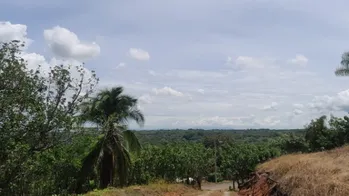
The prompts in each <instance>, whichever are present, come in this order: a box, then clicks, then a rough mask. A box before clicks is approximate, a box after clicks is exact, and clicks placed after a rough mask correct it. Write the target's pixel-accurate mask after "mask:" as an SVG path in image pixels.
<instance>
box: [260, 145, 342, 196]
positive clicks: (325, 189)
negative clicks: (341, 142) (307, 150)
mask: <svg viewBox="0 0 349 196" xmlns="http://www.w3.org/2000/svg"><path fill="white" fill-rule="evenodd" d="M257 170H258V171H259V172H270V173H271V176H270V177H271V178H272V179H273V180H276V181H277V182H278V184H279V185H280V189H281V190H282V192H284V193H286V194H288V195H290V196H303V195H307V196H322V195H323V196H325V195H326V196H331V195H333V196H344V195H349V146H345V147H342V148H338V149H335V150H331V151H324V152H318V153H311V154H292V155H285V156H282V157H279V158H276V159H274V160H271V161H269V162H266V163H264V164H262V165H260V166H259V167H258V168H257Z"/></svg>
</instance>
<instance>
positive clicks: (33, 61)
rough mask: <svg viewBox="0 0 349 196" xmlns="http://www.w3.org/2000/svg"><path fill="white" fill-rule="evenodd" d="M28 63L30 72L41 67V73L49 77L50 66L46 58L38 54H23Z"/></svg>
mask: <svg viewBox="0 0 349 196" xmlns="http://www.w3.org/2000/svg"><path fill="white" fill-rule="evenodd" d="M21 57H22V58H23V59H24V60H25V61H26V62H27V69H28V70H31V69H32V70H37V69H38V68H39V65H40V69H39V70H40V72H41V73H42V74H43V75H47V74H48V73H49V71H50V66H51V65H50V64H49V63H48V62H47V61H46V59H45V57H44V56H42V55H40V54H37V53H23V54H22V56H21Z"/></svg>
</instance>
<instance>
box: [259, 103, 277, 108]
mask: <svg viewBox="0 0 349 196" xmlns="http://www.w3.org/2000/svg"><path fill="white" fill-rule="evenodd" d="M277 106H278V103H276V102H272V103H271V104H269V105H266V106H264V107H263V108H262V110H276V109H277Z"/></svg>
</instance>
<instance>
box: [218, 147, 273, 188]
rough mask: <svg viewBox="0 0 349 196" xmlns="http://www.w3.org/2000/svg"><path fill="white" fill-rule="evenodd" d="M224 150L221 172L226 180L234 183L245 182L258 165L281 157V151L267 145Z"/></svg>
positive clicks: (225, 148)
mask: <svg viewBox="0 0 349 196" xmlns="http://www.w3.org/2000/svg"><path fill="white" fill-rule="evenodd" d="M222 148H223V150H222V157H223V160H222V165H221V167H220V172H221V173H222V174H224V178H225V179H230V180H234V181H244V180H245V179H247V178H248V176H249V174H250V173H251V172H252V171H254V170H255V167H256V166H257V164H259V163H262V162H264V161H267V160H269V159H270V158H274V157H277V156H279V155H280V151H279V149H277V148H273V147H270V146H267V145H253V144H238V145H224V146H223V147H222Z"/></svg>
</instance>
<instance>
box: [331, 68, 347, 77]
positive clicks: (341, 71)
mask: <svg viewBox="0 0 349 196" xmlns="http://www.w3.org/2000/svg"><path fill="white" fill-rule="evenodd" d="M334 73H335V74H336V75H337V76H348V75H349V69H348V68H346V67H339V68H337V69H336V71H335V72H334Z"/></svg>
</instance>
